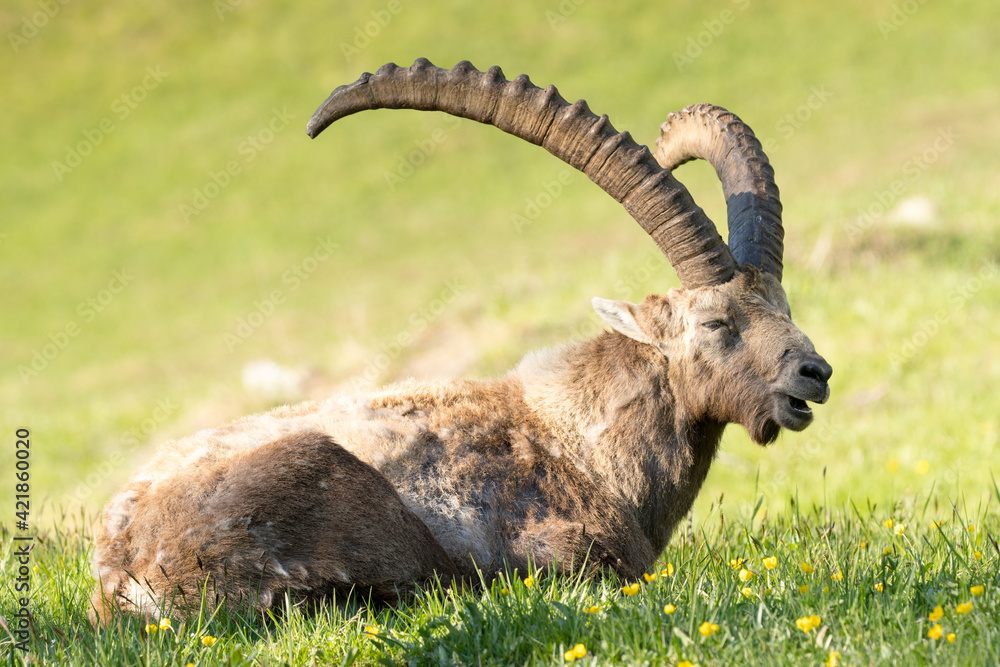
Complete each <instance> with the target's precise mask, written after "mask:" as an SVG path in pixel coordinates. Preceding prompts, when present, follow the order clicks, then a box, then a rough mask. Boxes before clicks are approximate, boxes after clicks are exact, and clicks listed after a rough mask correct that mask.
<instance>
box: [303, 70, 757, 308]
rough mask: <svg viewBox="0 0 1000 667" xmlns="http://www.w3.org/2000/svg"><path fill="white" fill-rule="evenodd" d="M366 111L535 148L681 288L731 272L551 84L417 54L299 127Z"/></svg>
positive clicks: (620, 149)
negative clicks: (590, 185) (478, 129)
mask: <svg viewBox="0 0 1000 667" xmlns="http://www.w3.org/2000/svg"><path fill="white" fill-rule="evenodd" d="M366 109H420V110H425V111H430V110H433V111H444V112H446V113H449V114H452V115H454V116H461V117H462V118H469V119H471V120H475V121H479V122H480V123H486V124H489V125H494V126H496V127H498V128H500V129H501V130H503V131H504V132H507V133H509V134H513V135H514V136H517V137H520V138H522V139H524V140H526V141H529V142H531V143H533V144H536V145H540V146H542V147H543V148H545V149H546V150H547V151H549V152H550V153H552V154H553V155H555V156H556V157H558V158H559V159H561V160H563V161H564V162H566V163H567V164H569V165H571V166H573V167H575V168H576V169H579V170H580V171H582V172H583V173H584V174H586V175H587V177H588V178H590V180H592V181H594V182H595V183H596V184H597V185H599V186H600V187H601V189H602V190H604V191H605V192H607V193H608V194H609V195H611V196H612V197H614V198H615V200H617V201H618V202H620V203H621V204H622V205H623V206H624V207H625V210H626V211H628V212H629V214H630V215H631V216H632V217H633V218H635V219H636V221H638V223H639V224H640V225H641V226H642V228H643V229H644V230H646V232H647V233H648V234H649V235H650V236H651V237H652V238H653V241H655V242H656V245H657V246H659V248H660V250H661V251H663V253H664V254H665V255H666V256H667V259H668V260H669V261H670V263H671V264H672V265H673V267H674V270H675V271H676V272H677V277H678V278H680V281H681V284H682V285H683V286H684V287H685V288H689V289H690V288H694V287H701V286H705V285H719V284H722V283H725V282H728V281H729V280H730V279H732V277H733V275H734V274H735V271H736V268H737V267H736V261H735V260H734V259H733V256H732V254H731V253H730V252H729V248H728V247H727V246H726V244H725V242H724V241H723V240H722V238H721V237H720V236H719V233H718V232H717V231H716V229H715V225H714V224H713V223H712V221H711V220H709V219H708V216H706V215H705V212H704V211H702V210H701V209H700V208H699V207H698V206H697V205H696V204H695V203H694V200H693V199H692V198H691V195H690V194H689V193H688V191H687V188H685V187H684V186H683V185H682V184H680V183H679V182H678V181H677V180H676V179H675V178H674V177H673V176H672V175H671V173H670V171H669V170H668V169H663V168H662V167H660V165H658V164H657V163H656V160H654V159H653V156H652V155H651V154H650V152H649V149H648V148H646V147H645V146H640V145H638V144H636V143H635V142H634V141H633V140H632V138H631V137H630V136H629V134H628V133H627V132H622V133H619V132H618V131H617V130H616V129H615V128H614V127H613V126H612V125H611V123H609V122H608V117H607V116H601V117H597V116H595V115H594V114H593V113H591V111H590V109H589V108H588V107H587V103H586V102H584V101H583V100H579V101H577V102H575V103H574V104H569V103H568V102H566V100H564V99H563V98H562V97H561V96H560V95H559V93H558V91H556V89H555V87H553V86H549V87H548V88H546V89H544V90H542V89H541V88H538V87H537V86H535V85H533V84H532V83H531V81H530V80H529V79H528V77H527V76H525V75H521V76H519V77H517V78H516V79H514V80H513V81H507V80H506V79H505V78H504V76H503V72H502V71H501V70H500V68H499V67H491V68H490V69H489V70H488V71H486V72H480V71H478V70H476V69H475V68H474V67H473V66H472V65H471V64H470V63H469V62H467V61H463V62H460V63H458V64H457V65H455V67H454V68H453V69H451V70H443V69H441V68H438V67H435V66H434V65H432V64H431V63H430V62H429V61H427V60H426V59H424V58H420V59H418V60H417V61H416V62H414V63H413V66H412V67H409V68H405V69H404V68H400V67H397V66H396V65H395V64H393V63H389V64H388V65H384V66H383V67H381V68H380V69H379V70H378V72H376V73H375V74H369V73H365V74H362V75H361V78H360V79H358V80H357V81H355V82H354V83H352V84H349V85H346V86H340V87H338V88H337V89H336V90H334V91H333V93H331V94H330V97H328V98H327V100H326V101H325V102H324V103H323V104H322V105H321V106H320V108H319V109H317V111H316V113H315V114H313V117H312V118H311V119H310V120H309V125H308V127H307V130H306V131H307V132H308V133H309V136H310V137H316V136H317V135H318V134H319V133H320V132H322V131H323V130H324V129H325V128H326V127H328V126H329V125H330V124H331V123H333V122H334V121H336V120H339V119H340V118H343V117H345V116H349V115H351V114H353V113H357V112H359V111H363V110H366Z"/></svg>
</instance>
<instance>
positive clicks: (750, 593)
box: [740, 587, 753, 598]
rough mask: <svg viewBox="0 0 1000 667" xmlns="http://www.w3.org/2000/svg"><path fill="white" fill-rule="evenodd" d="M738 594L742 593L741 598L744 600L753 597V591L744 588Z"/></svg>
mask: <svg viewBox="0 0 1000 667" xmlns="http://www.w3.org/2000/svg"><path fill="white" fill-rule="evenodd" d="M740 593H742V594H743V597H745V598H749V597H753V591H752V590H750V589H749V588H746V587H744V588H743V590H741V591H740Z"/></svg>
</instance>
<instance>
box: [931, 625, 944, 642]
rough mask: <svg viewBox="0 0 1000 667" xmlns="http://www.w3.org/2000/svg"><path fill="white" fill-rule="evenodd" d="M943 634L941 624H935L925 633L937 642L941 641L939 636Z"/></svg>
mask: <svg viewBox="0 0 1000 667" xmlns="http://www.w3.org/2000/svg"><path fill="white" fill-rule="evenodd" d="M943 634H944V630H943V629H942V628H941V624H940V623H938V624H936V625H935V626H934V627H933V628H931V629H930V630H928V631H927V636H928V637H930V638H931V639H934V640H937V639H941V635H943Z"/></svg>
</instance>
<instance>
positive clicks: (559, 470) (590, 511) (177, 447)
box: [93, 60, 832, 622]
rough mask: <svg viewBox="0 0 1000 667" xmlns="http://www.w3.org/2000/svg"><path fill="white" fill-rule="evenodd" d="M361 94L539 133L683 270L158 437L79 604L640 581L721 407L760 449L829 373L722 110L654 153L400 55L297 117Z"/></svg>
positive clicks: (678, 129) (332, 112) (494, 74)
mask: <svg viewBox="0 0 1000 667" xmlns="http://www.w3.org/2000/svg"><path fill="white" fill-rule="evenodd" d="M372 108H414V109H436V110H442V111H446V112H448V113H452V114H454V115H457V116H462V117H466V118H472V119H474V120H478V121H480V122H484V123H490V124H493V125H495V126H497V127H500V128H501V129H503V130H505V131H507V132H509V133H511V134H514V135H516V136H519V137H521V138H524V139H526V140H528V141H531V142H532V143H536V144H541V145H542V146H544V147H545V148H546V149H548V150H549V151H550V152H552V153H554V154H555V155H557V156H558V157H560V158H561V159H563V160H565V161H566V162H568V163H569V164H571V165H572V166H574V167H576V168H577V169H580V170H581V171H583V172H584V173H585V174H587V176H589V177H590V178H591V179H592V180H593V181H594V182H595V183H597V184H598V185H599V186H600V187H601V188H602V189H604V190H605V191H606V192H608V193H609V194H610V195H612V196H613V197H615V198H616V199H617V200H618V201H620V202H622V203H623V205H624V206H625V208H626V210H627V211H628V212H629V213H631V214H632V215H633V217H635V218H636V220H637V221H638V222H639V223H640V225H642V227H643V228H644V229H646V230H647V231H648V232H649V233H650V235H651V237H652V238H653V240H654V241H655V242H656V243H657V245H658V246H659V247H660V248H661V250H662V251H663V252H664V253H665V254H666V255H667V257H668V259H669V260H670V261H671V264H672V265H673V266H674V269H675V270H676V271H677V274H678V276H679V278H680V281H681V285H682V287H681V288H677V289H671V290H669V291H668V292H667V293H666V294H663V295H650V296H648V297H646V299H645V300H644V301H642V302H641V303H639V304H632V303H627V302H624V301H611V300H606V299H594V301H593V305H594V308H595V310H596V311H597V313H598V314H599V315H600V316H601V318H602V319H603V320H604V321H605V322H606V323H607V324H608V325H609V327H610V331H606V332H604V333H602V334H600V335H598V336H597V337H596V338H593V339H591V340H586V341H577V342H572V343H568V344H565V345H563V346H561V347H557V348H553V349H549V350H544V351H541V352H536V353H533V354H529V355H528V356H527V357H526V358H525V359H524V360H523V361H522V362H521V363H520V364H519V365H518V366H517V367H516V368H515V369H514V370H513V371H511V372H510V373H508V374H507V375H504V376H502V377H499V378H495V379H487V380H456V381H451V382H443V383H420V382H409V383H402V384H397V385H394V386H390V387H388V388H386V389H383V390H381V391H379V392H376V393H374V394H372V395H369V396H365V397H356V396H347V395H337V396H334V397H331V398H330V399H328V400H325V401H317V402H309V403H302V404H299V405H294V406H286V407H282V408H278V409H276V410H273V411H271V412H269V413H266V414H263V415H255V416H250V417H246V418H244V419H241V420H239V421H237V422H234V423H232V424H229V425H227V426H223V427H221V428H218V429H214V430H207V431H201V432H199V433H196V434H194V435H192V436H190V437H187V438H184V439H181V440H177V441H173V442H169V443H167V444H166V445H164V446H163V447H162V448H161V449H160V450H159V452H158V453H157V454H156V455H155V456H154V458H153V460H152V462H151V463H150V464H149V465H148V466H146V467H145V468H144V469H143V470H141V471H140V472H139V473H138V474H137V475H136V476H135V477H134V478H133V479H132V481H131V482H130V483H129V484H128V485H127V486H126V487H125V489H124V490H123V491H121V492H120V493H119V494H117V495H116V496H115V497H113V498H112V500H111V501H110V503H109V504H108V506H107V508H106V510H105V514H104V523H103V529H102V532H101V535H100V537H99V539H98V545H97V552H96V556H95V563H96V570H97V578H98V581H99V584H98V588H97V591H96V592H95V594H94V597H93V606H94V611H95V617H96V620H98V621H101V622H106V621H107V620H108V618H109V617H110V616H111V614H112V613H113V611H114V610H115V609H117V608H122V609H125V610H129V611H134V612H140V613H148V614H152V615H157V614H159V613H163V612H164V611H165V610H167V609H169V608H173V609H179V610H180V613H189V612H190V611H191V610H192V609H196V608H197V605H198V604H199V603H200V601H201V600H202V596H203V594H204V592H205V591H209V592H210V596H211V597H210V599H209V600H208V601H209V602H210V603H212V604H215V603H224V604H228V605H231V606H235V607H249V608H255V609H267V608H270V607H272V606H273V605H275V604H277V603H279V602H280V603H283V602H284V599H285V596H286V595H288V596H289V597H290V598H291V599H292V601H293V602H322V601H324V600H327V599H329V598H330V597H331V596H333V595H334V594H341V595H346V594H348V593H349V592H350V591H354V592H355V594H357V595H359V596H361V597H363V598H364V599H380V600H385V601H388V602H390V603H393V602H395V601H397V600H398V599H399V598H400V596H405V595H407V594H409V593H411V592H412V591H413V590H414V587H415V585H417V584H419V583H420V582H424V581H427V580H428V579H431V578H434V577H437V578H439V579H441V580H443V581H444V582H446V583H447V582H449V581H451V580H452V579H460V580H463V581H469V582H472V583H475V582H478V581H480V580H481V579H482V578H487V579H488V578H490V577H492V576H493V575H494V574H495V573H496V572H497V571H500V570H502V569H503V568H510V569H513V568H519V569H520V570H521V571H522V572H524V571H526V570H527V569H528V567H529V566H535V567H544V566H553V567H555V568H558V569H559V570H562V571H578V570H580V569H581V568H582V569H584V570H585V571H587V572H589V573H598V572H606V571H615V572H617V574H618V575H619V576H620V577H622V578H625V579H637V578H638V577H639V576H640V575H641V574H642V573H643V572H644V571H646V570H648V569H649V568H650V567H651V566H652V565H653V563H654V561H655V559H656V558H657V557H658V556H659V554H660V553H661V552H662V551H663V549H664V548H665V547H666V546H667V543H668V542H669V540H670V536H671V533H672V532H673V530H674V528H675V527H676V525H677V523H678V521H680V519H681V518H682V517H683V516H684V515H685V514H686V513H687V512H688V511H689V510H690V508H691V505H692V503H693V502H694V499H695V497H696V495H697V493H698V490H699V489H700V487H701V485H702V483H703V482H704V480H705V476H706V475H707V473H708V469H709V466H710V464H711V462H712V460H713V458H714V456H715V454H716V451H717V448H718V445H719V440H720V438H721V436H722V432H723V430H724V429H725V426H726V425H727V424H729V423H736V424H740V425H742V426H744V427H745V428H746V429H747V431H748V432H749V433H750V436H751V437H752V438H753V439H754V440H755V441H756V442H758V443H760V444H762V445H764V444H768V443H771V442H773V441H774V440H775V438H777V436H778V434H779V432H780V431H781V429H782V428H786V429H791V430H796V431H797V430H802V429H804V428H806V427H807V426H808V425H809V424H810V423H811V422H812V419H813V413H812V410H811V409H810V407H809V404H808V403H809V402H818V403H822V402H825V401H826V399H827V397H828V395H829V386H828V380H829V378H830V376H831V373H832V370H831V368H830V366H829V365H828V364H827V363H826V361H825V360H824V359H823V358H822V357H820V356H819V355H818V354H816V351H815V350H814V348H813V346H812V344H811V343H810V342H809V340H808V338H806V336H805V335H804V334H803V333H802V332H801V331H799V329H798V328H796V327H795V325H794V324H792V321H791V317H790V311H789V306H788V302H787V299H786V297H785V293H784V291H783V289H782V287H781V273H782V263H781V255H782V237H783V228H782V226H781V217H780V213H781V204H780V201H779V199H778V191H777V187H776V186H775V185H774V179H773V171H772V170H771V167H770V165H769V163H768V162H767V158H766V156H765V155H764V153H763V151H762V149H761V148H760V143H759V142H758V141H757V140H756V138H755V137H754V136H753V133H752V132H751V131H750V129H749V128H748V127H747V126H746V125H745V124H743V123H742V121H740V120H739V119H738V118H737V117H736V116H734V115H733V114H730V113H729V112H727V111H725V110H723V109H720V108H719V107H712V106H709V105H696V106H693V107H688V108H686V109H685V110H683V111H681V112H678V113H674V114H671V115H670V116H669V117H668V120H667V122H666V123H664V125H663V127H662V128H661V137H660V140H659V141H658V149H657V152H656V156H655V158H654V157H653V155H651V154H650V152H649V151H648V149H646V148H645V147H644V146H638V145H637V144H635V142H633V141H632V140H631V138H629V137H628V135H627V134H619V133H618V132H617V131H616V130H615V129H614V128H613V127H612V126H611V125H610V123H608V122H607V118H606V117H597V116H595V115H594V114H592V113H590V111H589V109H587V108H586V104H585V103H583V102H577V103H575V104H572V105H570V104H568V103H566V102H565V101H564V100H563V99H562V98H561V97H559V94H558V92H556V91H555V89H554V88H552V87H551V86H550V87H549V88H548V89H546V90H544V91H543V90H541V89H539V88H536V87H534V86H532V85H531V83H530V81H528V79H527V77H523V76H522V77H518V78H517V79H515V80H514V81H512V82H508V81H506V80H505V79H504V78H503V75H502V72H500V71H499V69H498V68H492V69H491V70H489V71H488V72H479V71H477V70H475V69H474V68H473V67H472V66H471V65H469V64H468V63H460V64H459V65H457V66H456V67H455V68H454V69H452V70H450V71H445V70H441V69H438V68H436V67H434V66H433V65H431V64H430V63H428V62H427V61H425V60H418V61H417V62H416V63H414V65H413V66H412V67H410V68H407V69H401V68H398V67H396V66H395V65H387V66H385V67H383V68H382V69H380V70H379V72H378V73H377V74H374V75H371V74H365V75H364V76H362V78H361V79H359V80H358V81H357V82H355V83H354V84H351V85H350V86H342V87H340V88H338V89H337V90H335V91H334V92H333V94H332V95H331V96H330V98H329V99H328V100H327V101H326V102H325V103H324V105H323V106H322V107H320V109H319V111H317V113H316V115H315V116H314V117H313V119H312V120H311V121H310V124H309V133H310V134H311V135H312V136H315V135H317V134H318V133H319V132H321V131H322V130H323V129H324V128H325V127H326V126H328V125H329V124H330V123H332V122H334V121H335V120H337V119H339V118H342V117H343V116H346V115H349V114H352V113H355V112H357V111H361V110H364V109H372ZM694 158H703V159H706V160H708V161H709V162H711V163H712V164H713V166H715V168H716V171H717V172H718V174H719V177H720V179H721V180H722V184H723V191H724V193H725V195H726V198H727V203H728V211H729V229H730V235H729V244H728V245H727V244H726V243H724V242H723V241H722V239H721V238H720V237H719V235H718V233H717V232H716V230H715V227H714V225H713V223H712V222H711V221H710V220H709V219H708V218H707V216H705V214H704V212H702V210H701V209H700V208H698V207H697V206H696V205H695V204H694V202H693V201H692V200H691V198H690V195H689V194H688V193H687V190H686V189H685V188H684V186H683V185H681V184H680V183H679V182H678V181H677V180H676V179H675V178H674V177H673V176H672V174H671V172H670V169H672V168H674V167H676V166H678V165H679V164H682V163H683V162H685V161H687V160H690V159H694Z"/></svg>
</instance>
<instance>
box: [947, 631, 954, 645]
mask: <svg viewBox="0 0 1000 667" xmlns="http://www.w3.org/2000/svg"><path fill="white" fill-rule="evenodd" d="M948 643H949V644H954V643H955V633H954V632H949V633H948Z"/></svg>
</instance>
